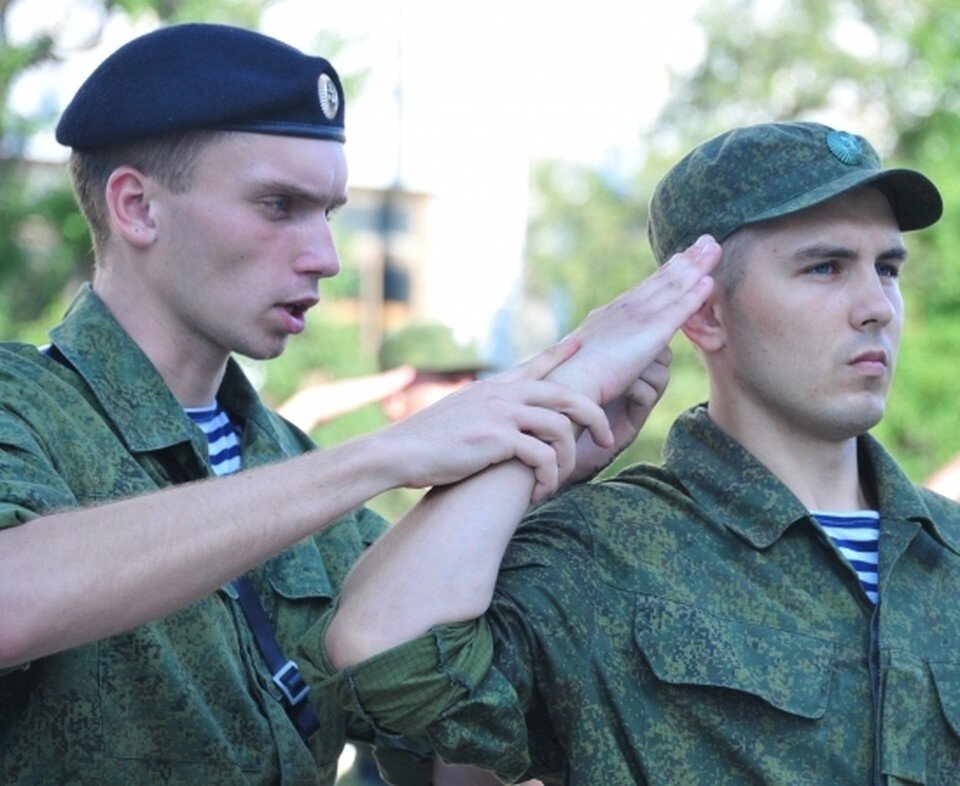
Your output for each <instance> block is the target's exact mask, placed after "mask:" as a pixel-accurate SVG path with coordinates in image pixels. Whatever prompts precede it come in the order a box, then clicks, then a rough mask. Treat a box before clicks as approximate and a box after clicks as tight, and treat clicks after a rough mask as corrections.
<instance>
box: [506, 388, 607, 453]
mask: <svg viewBox="0 0 960 786" xmlns="http://www.w3.org/2000/svg"><path fill="white" fill-rule="evenodd" d="M513 384H516V387H515V388H514V389H513V391H512V392H510V391H505V392H504V397H505V398H506V397H507V396H517V397H519V398H520V400H522V402H523V403H524V404H526V405H527V406H530V407H538V408H542V409H544V410H548V411H553V412H556V413H562V414H563V415H565V416H566V418H569V419H570V421H572V422H573V423H575V424H576V425H578V426H581V427H583V428H585V429H586V430H587V431H589V432H590V437H591V439H593V441H594V442H596V443H597V444H598V445H602V446H609V445H612V444H613V432H612V431H611V429H610V423H609V421H608V420H607V415H606V413H605V412H604V411H603V408H602V407H601V406H600V405H599V404H597V403H596V402H594V401H593V400H591V399H589V398H587V397H586V396H584V395H581V394H579V393H577V392H576V391H573V390H571V389H570V388H568V387H566V386H565V385H559V384H555V383H552V382H530V383H524V382H520V383H513ZM527 430H529V429H527Z"/></svg>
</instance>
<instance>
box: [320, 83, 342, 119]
mask: <svg viewBox="0 0 960 786" xmlns="http://www.w3.org/2000/svg"><path fill="white" fill-rule="evenodd" d="M317 94H318V95H319V97H320V111H321V112H323V116H324V117H325V118H327V120H333V119H334V118H335V117H336V116H337V110H338V109H339V108H340V93H339V92H337V86H336V84H334V81H333V80H332V79H331V78H330V76H329V75H328V74H320V78H319V79H318V80H317Z"/></svg>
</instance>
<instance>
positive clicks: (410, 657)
mask: <svg viewBox="0 0 960 786" xmlns="http://www.w3.org/2000/svg"><path fill="white" fill-rule="evenodd" d="M332 616H333V610H331V612H329V613H328V614H327V615H325V616H324V618H323V619H321V620H320V621H319V622H318V623H317V625H315V626H314V627H313V628H312V629H311V630H310V631H309V632H308V633H307V635H306V636H305V637H304V638H303V639H302V640H301V642H300V644H299V648H298V649H299V655H300V657H301V660H302V661H306V662H307V663H309V664H310V665H311V666H312V667H313V669H315V670H316V673H317V678H318V679H317V682H316V685H317V687H318V688H322V689H326V690H331V691H333V692H334V693H335V695H336V696H337V698H338V699H339V700H340V702H341V704H343V706H345V707H346V708H347V709H349V710H351V711H353V712H355V713H356V714H357V715H359V716H360V717H362V718H364V719H365V720H367V721H368V722H370V723H371V724H372V725H373V727H374V728H377V729H380V730H382V731H385V732H387V733H393V734H397V733H408V732H411V731H418V730H423V729H424V728H425V727H426V726H428V725H429V724H430V723H432V722H434V721H435V720H436V719H437V718H438V717H440V716H441V715H442V714H443V713H444V712H445V711H446V710H447V709H449V708H450V707H451V706H453V705H454V704H456V703H457V702H459V701H461V700H463V699H464V698H466V697H467V696H469V695H470V694H471V693H472V692H473V691H474V690H476V688H477V686H478V685H479V684H480V682H481V681H482V680H483V679H484V677H485V676H486V675H487V672H488V671H489V669H490V665H491V662H492V660H493V636H492V633H491V631H490V627H489V625H488V624H487V622H486V621H485V620H483V619H479V620H473V621H470V622H464V623H459V624H456V625H446V626H441V627H436V628H433V629H431V630H430V631H428V632H427V633H425V634H423V635H422V636H420V637H418V638H416V639H413V640H412V641H409V642H407V643H405V644H401V645H400V646H398V647H394V648H393V649H390V650H387V651H386V652H382V653H380V654H379V655H376V656H374V657H372V658H370V659H368V660H366V661H363V662H362V663H358V664H357V665H356V666H351V667H349V668H347V669H343V670H342V671H337V670H336V669H335V668H334V667H333V665H332V664H331V663H330V659H329V658H328V656H327V653H326V649H325V648H324V646H323V642H324V638H325V636H326V632H327V627H328V626H329V623H330V620H331V619H332Z"/></svg>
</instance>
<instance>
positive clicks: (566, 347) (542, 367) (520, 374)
mask: <svg viewBox="0 0 960 786" xmlns="http://www.w3.org/2000/svg"><path fill="white" fill-rule="evenodd" d="M579 348H580V341H579V339H577V338H576V337H575V336H567V337H566V338H564V339H563V340H562V341H560V342H558V343H556V344H554V345H553V346H550V347H547V348H546V349H545V350H543V351H542V352H539V353H537V354H536V355H534V356H533V357H532V358H530V360H528V361H526V362H525V363H521V364H520V365H518V366H514V367H513V368H511V369H509V370H507V371H504V372H503V373H502V374H498V375H497V377H496V379H499V380H502V381H505V382H512V381H515V380H521V379H543V378H544V377H545V376H547V374H549V373H550V372H551V371H553V370H554V369H555V368H556V367H557V366H559V365H561V364H562V363H563V362H564V361H566V360H569V359H570V358H571V357H572V356H573V355H574V353H576V351H577V350H578V349H579Z"/></svg>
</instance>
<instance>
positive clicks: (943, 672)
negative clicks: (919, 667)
mask: <svg viewBox="0 0 960 786" xmlns="http://www.w3.org/2000/svg"><path fill="white" fill-rule="evenodd" d="M930 671H931V672H932V673H933V682H934V684H935V685H936V686H937V696H938V697H939V699H940V708H941V709H942V710H943V716H944V717H945V718H946V719H947V723H948V724H949V725H950V728H951V729H952V730H953V733H954V734H956V735H957V736H958V737H960V663H931V664H930Z"/></svg>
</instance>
